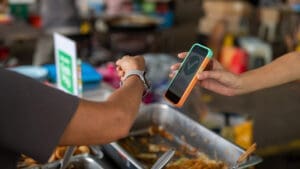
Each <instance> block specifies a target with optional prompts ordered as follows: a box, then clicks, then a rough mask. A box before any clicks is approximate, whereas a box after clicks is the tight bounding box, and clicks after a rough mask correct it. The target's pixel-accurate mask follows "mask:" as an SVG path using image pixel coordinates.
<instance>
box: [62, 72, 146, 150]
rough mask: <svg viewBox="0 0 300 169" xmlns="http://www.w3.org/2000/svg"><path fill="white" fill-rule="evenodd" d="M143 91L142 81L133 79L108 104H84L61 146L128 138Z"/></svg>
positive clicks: (116, 92)
mask: <svg viewBox="0 0 300 169" xmlns="http://www.w3.org/2000/svg"><path fill="white" fill-rule="evenodd" d="M143 90H144V86H143V83H142V82H141V80H140V79H139V78H138V77H136V76H130V77H129V78H128V79H127V80H126V81H125V82H124V85H123V86H122V87H121V88H119V89H117V90H116V91H115V92H113V94H112V95H111V96H110V97H109V98H108V99H107V101H105V102H91V101H86V100H81V101H80V105H79V107H78V109H77V111H76V113H75V114H74V116H73V118H72V119H71V121H70V123H69V124H68V126H67V128H66V129H65V131H64V134H63V136H62V138H61V140H60V145H89V144H105V143H109V142H111V141H115V140H117V139H120V138H122V137H125V136H127V134H128V132H129V130H130V128H131V126H132V124H133V122H134V120H135V117H136V114H137V113H138V109H139V106H140V103H141V99H142V93H143Z"/></svg>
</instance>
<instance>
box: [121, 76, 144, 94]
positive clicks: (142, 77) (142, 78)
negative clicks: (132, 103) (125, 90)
mask: <svg viewBox="0 0 300 169" xmlns="http://www.w3.org/2000/svg"><path fill="white" fill-rule="evenodd" d="M133 77H135V79H138V80H139V81H140V82H141V84H142V85H143V87H144V91H145V92H144V95H145V94H146V93H147V92H148V91H149V90H150V85H149V83H148V80H147V79H146V72H144V71H141V70H130V71H128V72H126V73H125V75H124V77H123V78H122V80H121V82H120V86H122V85H123V83H124V82H125V81H126V80H127V79H129V78H130V79H133Z"/></svg>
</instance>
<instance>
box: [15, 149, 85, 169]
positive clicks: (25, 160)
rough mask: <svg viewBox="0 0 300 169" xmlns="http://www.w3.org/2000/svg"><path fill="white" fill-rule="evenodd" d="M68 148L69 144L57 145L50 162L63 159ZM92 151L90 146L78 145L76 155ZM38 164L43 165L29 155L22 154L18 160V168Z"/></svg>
mask: <svg viewBox="0 0 300 169" xmlns="http://www.w3.org/2000/svg"><path fill="white" fill-rule="evenodd" d="M66 149H67V146H58V147H56V148H55V150H54V151H53V153H52V155H51V156H50V158H49V160H48V162H49V163H50V162H53V161H57V160H60V159H62V158H63V156H64V154H65V151H66ZM90 152H91V150H90V148H89V147H88V146H84V145H82V146H78V147H76V150H75V152H74V155H77V154H84V153H90ZM38 165H41V164H39V163H38V162H37V161H35V160H34V159H32V158H31V157H28V156H26V155H24V154H22V155H21V158H20V160H19V162H18V166H17V168H28V167H29V168H30V167H34V166H38Z"/></svg>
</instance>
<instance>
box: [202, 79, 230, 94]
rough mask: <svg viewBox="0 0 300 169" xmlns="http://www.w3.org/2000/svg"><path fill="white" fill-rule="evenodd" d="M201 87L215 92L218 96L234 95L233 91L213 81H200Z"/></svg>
mask: <svg viewBox="0 0 300 169" xmlns="http://www.w3.org/2000/svg"><path fill="white" fill-rule="evenodd" d="M200 86H202V87H203V88H205V89H208V90H210V91H213V92H215V93H218V94H222V95H226V96H233V95H234V92H233V89H231V88H228V87H226V86H223V85H221V84H220V83H218V82H216V81H215V80H212V79H207V80H204V81H200Z"/></svg>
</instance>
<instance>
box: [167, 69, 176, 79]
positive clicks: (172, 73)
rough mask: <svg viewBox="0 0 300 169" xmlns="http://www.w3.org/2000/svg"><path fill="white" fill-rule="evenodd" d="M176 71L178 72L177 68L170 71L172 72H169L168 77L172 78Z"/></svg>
mask: <svg viewBox="0 0 300 169" xmlns="http://www.w3.org/2000/svg"><path fill="white" fill-rule="evenodd" d="M177 73H178V70H175V71H172V72H171V73H170V74H169V77H170V78H173V77H174V76H175V75H176V74H177Z"/></svg>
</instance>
